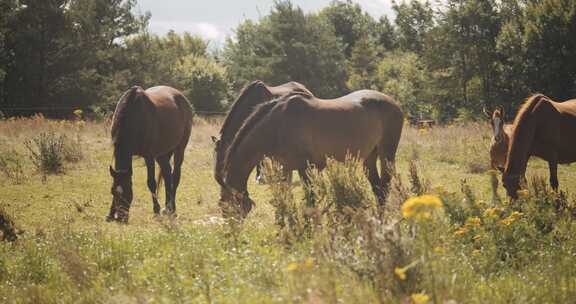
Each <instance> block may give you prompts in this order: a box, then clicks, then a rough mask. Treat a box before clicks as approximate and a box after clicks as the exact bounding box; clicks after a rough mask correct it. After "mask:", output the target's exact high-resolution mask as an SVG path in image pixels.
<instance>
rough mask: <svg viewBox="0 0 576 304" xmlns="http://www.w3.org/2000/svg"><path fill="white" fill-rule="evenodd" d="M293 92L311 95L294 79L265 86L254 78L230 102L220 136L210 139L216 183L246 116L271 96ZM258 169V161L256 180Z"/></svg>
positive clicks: (258, 174)
mask: <svg viewBox="0 0 576 304" xmlns="http://www.w3.org/2000/svg"><path fill="white" fill-rule="evenodd" d="M294 92H301V93H306V94H309V95H312V93H310V91H308V89H307V88H306V87H305V86H304V85H302V84H300V83H298V82H294V81H291V82H287V83H285V84H282V85H279V86H275V87H271V86H267V85H266V84H265V83H264V82H262V81H260V80H256V81H254V82H252V83H250V84H249V85H248V86H246V87H245V88H244V89H243V90H242V91H241V92H240V95H239V96H238V98H237V99H236V101H235V102H234V103H233V104H232V108H231V109H230V112H228V115H227V116H226V119H225V120H224V124H223V125H222V128H221V129H220V138H219V139H218V138H216V137H214V136H212V141H213V142H214V144H215V148H214V153H215V154H216V164H215V168H214V178H215V179H216V181H217V182H218V183H221V181H222V168H223V164H224V157H225V156H226V152H227V151H228V147H229V146H230V144H231V143H232V140H233V139H234V136H236V133H238V130H240V127H241V126H242V123H243V122H244V121H245V120H246V118H248V116H250V114H252V112H254V110H255V108H256V107H257V106H258V105H260V104H262V103H264V102H267V101H270V100H272V99H273V98H278V97H280V96H282V95H286V94H289V93H294ZM260 171H261V170H260V163H258V165H257V166H256V180H257V181H259V182H260V181H262V175H261V172H260ZM287 174H289V173H287Z"/></svg>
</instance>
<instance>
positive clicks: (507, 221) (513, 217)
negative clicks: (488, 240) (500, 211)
mask: <svg viewBox="0 0 576 304" xmlns="http://www.w3.org/2000/svg"><path fill="white" fill-rule="evenodd" d="M521 216H522V213H521V212H518V211H514V212H512V214H510V215H509V216H508V217H507V218H505V219H503V220H501V221H500V223H501V224H502V225H505V226H510V225H511V224H512V223H514V222H515V221H516V220H517V219H519V218H520V217H521Z"/></svg>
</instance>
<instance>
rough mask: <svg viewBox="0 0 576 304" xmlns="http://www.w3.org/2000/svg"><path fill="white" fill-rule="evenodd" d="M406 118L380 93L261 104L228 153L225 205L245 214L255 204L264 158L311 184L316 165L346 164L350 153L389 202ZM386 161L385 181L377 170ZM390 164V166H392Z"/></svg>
mask: <svg viewBox="0 0 576 304" xmlns="http://www.w3.org/2000/svg"><path fill="white" fill-rule="evenodd" d="M403 120H404V115H403V113H402V111H401V110H400V107H399V106H398V105H397V104H396V103H395V102H394V101H393V100H392V98H390V97H388V96H386V95H384V94H382V93H379V92H376V91H369V90H363V91H356V92H354V93H351V94H349V95H346V96H343V97H340V98H337V99H333V100H322V99H318V98H316V97H314V96H312V95H309V94H305V93H296V94H289V95H284V96H282V97H279V98H277V99H275V100H272V101H270V102H267V103H265V104H262V105H261V106H259V107H258V108H257V109H256V111H255V112H254V113H253V114H252V115H251V116H250V117H249V118H248V119H247V120H246V122H245V123H244V124H243V126H242V127H241V129H240V131H239V132H238V134H237V135H236V137H235V138H234V141H233V142H232V144H231V145H230V148H229V149H228V153H227V155H226V159H225V166H224V180H223V182H222V183H221V186H222V187H223V188H224V189H225V190H226V191H223V192H222V196H221V200H222V201H228V202H229V201H231V200H234V201H236V202H238V203H239V204H240V206H241V210H242V215H243V216H246V215H247V214H248V212H249V211H250V210H251V208H252V205H253V201H252V200H251V199H250V197H249V195H248V192H247V185H246V182H247V179H248V176H249V174H250V171H252V169H253V168H254V166H256V164H257V163H258V162H259V161H260V160H262V158H263V156H264V155H267V156H270V157H273V158H274V159H276V160H277V161H279V162H280V163H281V164H282V165H283V167H284V168H285V169H288V170H298V173H299V174H300V177H301V179H302V180H303V181H304V183H305V184H308V183H309V179H308V176H307V171H306V169H307V168H308V166H309V165H310V164H312V165H314V166H315V167H317V168H318V169H323V168H324V167H325V166H326V158H327V157H332V158H334V159H336V160H339V161H343V160H344V159H345V157H346V155H347V154H349V153H350V154H351V155H354V156H356V157H358V158H360V159H363V160H364V164H365V166H366V169H367V175H368V179H369V181H370V183H371V185H372V190H373V191H374V193H375V194H376V196H377V197H378V199H379V202H380V203H381V204H383V202H384V200H385V198H386V194H387V190H388V186H389V182H390V180H391V174H392V172H391V171H392V170H393V168H394V160H395V157H396V150H397V148H398V142H399V141H400V135H401V133H402V126H403ZM378 158H380V160H381V177H380V176H379V175H378V169H377V166H376V163H377V159H378ZM389 166H390V167H389Z"/></svg>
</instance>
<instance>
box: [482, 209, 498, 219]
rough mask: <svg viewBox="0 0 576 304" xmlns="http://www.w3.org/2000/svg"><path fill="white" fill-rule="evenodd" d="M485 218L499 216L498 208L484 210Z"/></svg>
mask: <svg viewBox="0 0 576 304" xmlns="http://www.w3.org/2000/svg"><path fill="white" fill-rule="evenodd" d="M483 215H484V217H496V216H497V215H498V208H488V209H486V210H484V213H483Z"/></svg>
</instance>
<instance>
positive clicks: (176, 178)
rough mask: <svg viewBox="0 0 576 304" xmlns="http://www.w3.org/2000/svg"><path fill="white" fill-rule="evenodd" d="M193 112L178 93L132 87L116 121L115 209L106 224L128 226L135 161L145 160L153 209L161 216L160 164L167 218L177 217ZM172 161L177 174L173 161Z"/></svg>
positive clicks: (111, 209)
mask: <svg viewBox="0 0 576 304" xmlns="http://www.w3.org/2000/svg"><path fill="white" fill-rule="evenodd" d="M193 116H194V110H193V108H192V106H191V105H190V102H189V101H188V99H186V97H184V95H182V93H180V92H179V91H178V90H176V89H174V88H171V87H166V86H158V87H153V88H149V89H147V90H143V89H142V88H141V87H137V86H135V87H132V88H131V89H130V90H128V91H127V92H126V93H124V95H123V96H122V97H121V98H120V101H119V102H118V105H117V106H116V110H115V111H114V116H113V118H112V132H111V133H112V143H113V145H114V168H113V167H112V166H110V175H112V177H113V184H112V195H113V199H112V206H111V207H110V213H109V214H108V217H107V220H108V221H113V220H116V221H120V222H127V221H128V210H129V208H130V204H131V203H132V156H134V155H137V156H142V157H143V158H144V159H145V161H146V167H147V169H148V189H149V190H150V192H151V193H152V202H153V210H154V213H155V214H159V213H160V205H159V204H158V196H157V194H156V189H157V184H156V181H155V179H154V169H155V166H154V161H156V162H158V164H159V165H160V173H161V178H164V180H165V190H166V210H165V212H166V213H167V214H173V213H174V212H176V189H177V188H178V184H179V182H180V167H181V166H182V162H183V161H184V150H185V149H186V145H187V144H188V139H189V138H190V132H191V129H192V117H193ZM172 156H174V171H172V168H171V167H170V158H171V157H172Z"/></svg>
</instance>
